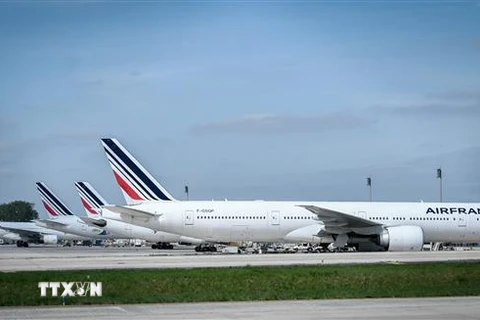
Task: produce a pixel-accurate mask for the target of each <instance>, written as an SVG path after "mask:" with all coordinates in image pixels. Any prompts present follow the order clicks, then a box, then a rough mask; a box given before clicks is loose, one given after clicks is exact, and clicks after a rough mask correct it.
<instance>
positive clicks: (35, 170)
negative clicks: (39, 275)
mask: <svg viewBox="0 0 480 320" xmlns="http://www.w3.org/2000/svg"><path fill="white" fill-rule="evenodd" d="M478 21H480V5H479V2H475V1H463V2H462V1H457V2H454V1H451V2H449V1H444V2H430V1H423V2H396V1H381V2H375V1H362V2H353V1H352V2H349V1H344V2H337V3H334V2H327V1H324V2H314V1H300V2H298V1H297V2H295V3H293V2H289V1H283V2H269V1H262V2H255V1H251V2H246V3H245V2H243V3H242V2H232V1H230V2H226V1H212V2H205V3H202V4H198V3H193V2H180V3H178V2H161V3H160V2H114V1H104V2H92V3H82V2H40V1H38V2H21V3H15V2H1V3H0V40H1V43H2V48H1V50H0V70H1V72H0V103H1V118H0V202H8V201H12V200H16V199H24V200H28V201H32V202H35V203H36V204H37V205H36V208H37V210H38V211H39V213H40V214H41V215H42V216H45V213H44V210H43V207H41V206H40V202H39V197H38V195H37V194H36V191H35V186H34V183H35V182H36V181H43V182H45V183H46V184H47V185H48V186H49V187H50V188H51V189H52V190H53V191H55V192H56V193H57V194H58V195H59V196H60V197H61V198H62V199H63V200H64V202H66V203H67V204H68V205H69V206H70V207H72V208H73V209H74V210H77V211H78V212H82V213H83V211H82V209H81V206H80V201H79V199H78V197H77V195H76V193H75V190H74V187H73V182H74V181H77V180H86V181H89V182H90V183H91V184H92V185H94V186H95V187H96V188H97V189H98V191H99V192H100V193H101V194H102V195H104V197H105V198H106V199H107V200H109V201H110V202H117V203H121V202H122V201H123V198H122V196H121V193H120V191H119V190H118V189H117V187H116V185H115V184H114V180H113V175H112V173H111V171H110V169H109V166H108V164H107V161H106V158H105V155H104V154H103V151H102V148H101V143H100V138H102V137H116V138H118V139H119V140H120V141H121V142H122V143H123V144H124V145H125V146H126V147H127V148H128V149H129V150H130V151H131V152H132V153H133V154H135V155H136V156H137V157H138V158H139V159H140V160H141V161H142V163H143V164H144V165H145V166H146V167H147V168H148V169H149V170H150V171H151V172H152V173H153V174H154V175H155V176H157V177H158V178H159V179H160V180H161V181H162V182H164V184H165V186H166V187H167V189H168V190H170V192H171V193H172V194H173V195H175V196H176V197H177V198H179V199H183V198H184V194H183V186H184V185H185V184H186V183H187V184H188V185H189V186H190V196H191V198H192V199H198V200H201V199H223V198H228V199H268V200H294V199H298V200H367V199H368V189H367V186H366V180H365V178H366V177H367V176H368V175H371V176H372V178H373V183H374V198H375V199H376V200H382V201H418V200H421V199H422V200H424V201H436V200H437V199H438V197H439V196H438V193H439V191H438V189H439V188H438V180H437V179H435V170H436V168H437V167H440V166H441V167H442V168H443V172H444V200H446V201H480V171H479V170H478V168H479V165H480V160H479V159H480V142H479V137H480V135H479V133H478V124H479V119H480V63H479V58H480V24H479V22H478Z"/></svg>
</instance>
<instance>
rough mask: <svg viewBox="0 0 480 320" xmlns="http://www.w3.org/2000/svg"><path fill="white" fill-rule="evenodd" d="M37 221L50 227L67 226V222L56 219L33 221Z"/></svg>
mask: <svg viewBox="0 0 480 320" xmlns="http://www.w3.org/2000/svg"><path fill="white" fill-rule="evenodd" d="M37 222H40V223H42V224H44V225H46V226H47V227H52V228H55V227H57V228H58V227H67V226H68V224H66V223H62V222H57V221H54V220H49V219H38V220H36V221H35V223H37Z"/></svg>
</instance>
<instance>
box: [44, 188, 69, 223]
mask: <svg viewBox="0 0 480 320" xmlns="http://www.w3.org/2000/svg"><path fill="white" fill-rule="evenodd" d="M36 186H37V191H38V193H39V194H40V198H41V199H42V203H43V206H44V207H45V209H46V210H47V212H48V215H49V216H50V217H52V218H58V217H60V216H73V215H74V214H73V212H72V210H70V209H69V208H68V207H67V206H66V205H65V204H64V203H63V202H62V201H61V200H60V199H59V198H58V197H57V196H56V195H55V194H54V193H53V192H52V191H51V190H50V189H49V188H48V187H47V186H46V185H45V184H44V183H43V182H37V183H36Z"/></svg>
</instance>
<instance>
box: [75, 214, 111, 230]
mask: <svg viewBox="0 0 480 320" xmlns="http://www.w3.org/2000/svg"><path fill="white" fill-rule="evenodd" d="M80 219H81V220H82V221H83V222H85V223H86V224H88V225H90V226H95V227H100V228H103V227H105V226H106V225H107V221H106V220H105V219H94V218H90V217H80Z"/></svg>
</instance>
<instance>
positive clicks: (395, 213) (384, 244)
mask: <svg viewBox="0 0 480 320" xmlns="http://www.w3.org/2000/svg"><path fill="white" fill-rule="evenodd" d="M102 144H103V147H104V151H105V153H106V154H107V159H108V161H109V163H110V166H111V167H112V169H113V170H114V175H116V176H115V177H117V175H118V171H117V172H116V171H115V168H116V169H117V170H119V168H120V169H121V173H123V176H122V177H121V178H122V180H120V181H119V179H117V184H118V185H119V186H120V188H121V189H122V190H123V191H124V192H126V193H127V194H128V191H130V190H129V189H128V187H132V186H135V187H136V188H137V189H135V190H134V191H143V192H142V194H141V195H140V194H138V193H136V196H139V198H141V199H140V200H143V202H137V203H136V204H132V205H125V206H118V205H110V206H105V207H103V208H102V214H103V216H104V217H107V216H109V215H111V216H112V218H113V219H115V218H117V219H119V218H120V219H122V220H123V221H125V222H128V223H132V224H136V225H139V226H144V227H147V228H151V229H154V230H159V231H165V232H172V233H176V234H182V235H185V236H189V237H197V238H202V239H205V240H206V241H215V242H231V241H254V242H278V241H284V242H322V243H324V242H328V241H331V242H333V245H334V246H335V247H339V248H340V247H344V246H345V245H347V244H350V245H354V246H356V247H358V248H359V249H360V250H383V251H419V250H421V249H422V247H423V244H424V243H425V242H463V243H465V242H480V203H435V202H433V203H427V202H421V203H416V202H334V201H311V202H307V201H166V200H165V199H161V198H160V199H152V198H153V197H151V195H147V191H151V186H154V184H153V182H152V181H151V179H150V177H151V175H150V174H147V173H146V172H145V171H146V170H143V169H144V168H143V167H139V166H132V163H133V164H138V161H137V160H136V159H134V158H133V156H132V155H131V154H130V153H127V152H125V150H126V149H125V147H123V146H122V145H121V144H120V142H119V141H118V140H116V139H110V138H105V139H102ZM139 169H140V170H139ZM119 171H120V170H119ZM123 182H125V183H123ZM132 189H133V188H132ZM142 197H144V198H145V199H142ZM105 209H108V210H105ZM104 212H105V213H104Z"/></svg>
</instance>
